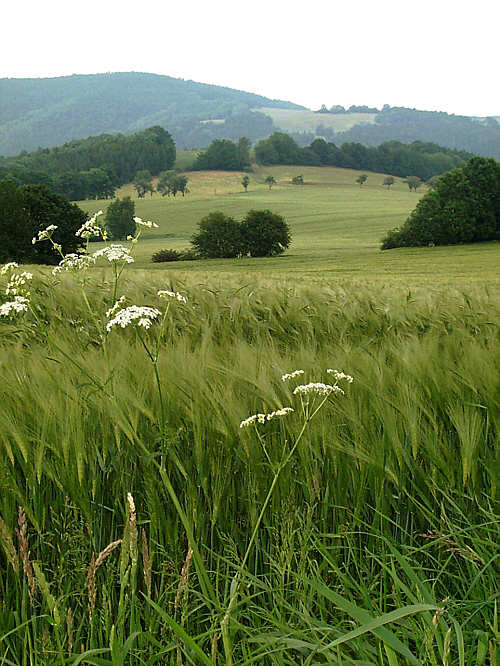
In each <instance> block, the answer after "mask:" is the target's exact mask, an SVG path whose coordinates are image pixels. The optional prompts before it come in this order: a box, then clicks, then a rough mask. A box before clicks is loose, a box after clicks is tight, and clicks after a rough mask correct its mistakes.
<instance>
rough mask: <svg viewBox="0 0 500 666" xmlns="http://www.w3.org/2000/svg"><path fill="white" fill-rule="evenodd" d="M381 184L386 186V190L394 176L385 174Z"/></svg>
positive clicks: (392, 182)
mask: <svg viewBox="0 0 500 666" xmlns="http://www.w3.org/2000/svg"><path fill="white" fill-rule="evenodd" d="M383 184H384V185H385V186H386V187H387V189H388V190H390V189H391V186H392V185H394V176H386V177H385V178H384V182H383Z"/></svg>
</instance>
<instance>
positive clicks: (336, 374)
mask: <svg viewBox="0 0 500 666" xmlns="http://www.w3.org/2000/svg"><path fill="white" fill-rule="evenodd" d="M327 372H328V373H330V374H331V375H333V376H334V377H335V379H336V380H337V381H340V380H341V379H345V380H346V382H348V383H349V384H352V383H353V381H354V378H353V377H351V375H346V374H345V372H342V370H332V369H331V368H328V370H327Z"/></svg>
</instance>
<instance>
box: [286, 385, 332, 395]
mask: <svg viewBox="0 0 500 666" xmlns="http://www.w3.org/2000/svg"><path fill="white" fill-rule="evenodd" d="M310 393H315V394H317V395H330V393H341V394H342V395H344V391H343V390H342V389H341V388H340V386H332V385H331V384H323V383H322V382H309V384H299V386H296V387H295V388H294V390H293V394H294V395H299V394H300V395H308V394H310Z"/></svg>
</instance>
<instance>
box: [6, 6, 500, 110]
mask: <svg viewBox="0 0 500 666" xmlns="http://www.w3.org/2000/svg"><path fill="white" fill-rule="evenodd" d="M499 19H500V2H498V0H476V1H475V2H468V3H460V1H459V0H453V1H451V0H420V1H418V2H408V0H407V1H406V2H405V1H404V0H397V1H396V0H354V1H352V2H348V0H344V1H343V2H339V1H337V2H335V1H334V0H324V1H319V0H305V1H302V2H300V0H299V1H298V2H297V3H296V4H294V3H292V2H291V1H290V0H287V1H286V2H285V1H284V0H253V1H252V2H249V1H247V2H244V1H243V0H240V1H239V2H238V1H237V0H213V1H212V2H207V1H206V0H203V1H202V2H194V1H193V0H177V1H176V0H162V1H161V2H157V1H152V0H145V1H143V2H139V1H137V0H136V2H133V3H132V2H128V1H127V0H124V1H121V2H117V0H99V1H97V0H85V2H71V1H70V0H44V1H41V0H36V1H34V0H27V2H12V1H9V2H8V3H5V6H3V8H2V28H3V29H2V34H1V39H0V77H13V78H18V77H21V78H25V77H46V76H62V75H68V74H91V73H97V72H119V71H121V72H123V71H136V72H154V73H157V74H166V75H169V76H175V77H180V78H184V79H192V80H194V81H200V82H203V83H213V84H217V85H224V86H228V87H230V88H238V89H240V90H246V91H249V92H255V93H259V94H261V95H265V96H267V97H272V98H276V99H284V100H289V101H292V102H296V103H297V104H302V105H304V106H307V107H309V108H314V109H315V108H319V107H320V106H321V104H326V105H327V106H328V107H330V106H332V105H333V104H342V105H344V106H350V105H351V104H367V105H369V106H377V107H381V106H382V105H383V104H390V105H391V106H407V107H415V108H419V109H426V110H439V111H447V112H448V113H456V114H463V115H476V116H487V115H496V116H497V115H500V86H499V64H500V55H499V54H500V49H499V36H498V35H499ZM131 94H133V91H131ZM0 103H1V100H0Z"/></svg>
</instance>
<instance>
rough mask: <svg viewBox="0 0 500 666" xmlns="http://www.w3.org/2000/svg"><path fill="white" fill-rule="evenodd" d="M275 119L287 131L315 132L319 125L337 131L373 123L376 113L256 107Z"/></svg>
mask: <svg viewBox="0 0 500 666" xmlns="http://www.w3.org/2000/svg"><path fill="white" fill-rule="evenodd" d="M255 111H259V112H260V113H264V114H265V115H266V116H270V117H271V118H272V119H273V122H274V124H275V125H276V126H277V127H279V128H280V129H281V130H283V131H285V132H314V133H316V128H317V127H318V125H323V126H324V127H329V128H331V129H333V130H335V131H336V132H343V131H345V130H348V129H350V128H351V127H354V125H359V124H360V123H373V122H374V121H375V118H376V116H377V114H376V113H335V114H332V113H314V111H308V110H301V109H274V108H271V107H264V108H261V109H255Z"/></svg>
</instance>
